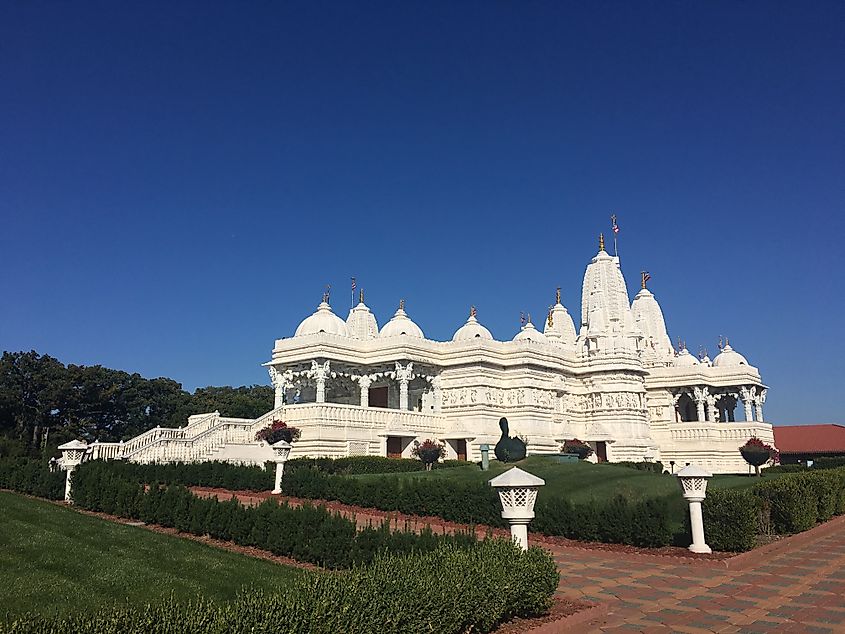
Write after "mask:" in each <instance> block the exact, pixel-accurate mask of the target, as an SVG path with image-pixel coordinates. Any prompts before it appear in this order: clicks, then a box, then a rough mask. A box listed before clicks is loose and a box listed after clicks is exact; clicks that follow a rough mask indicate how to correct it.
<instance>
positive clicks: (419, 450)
mask: <svg viewBox="0 0 845 634" xmlns="http://www.w3.org/2000/svg"><path fill="white" fill-rule="evenodd" d="M411 455H412V456H414V458H419V459H420V460H422V462H423V464H424V465H425V470H426V471H431V465H433V464H434V463H435V462H437V461H438V460H440V459H441V458H445V457H446V447H445V446H443V445H441V444H440V443H439V442H437V441H434V440H431V439H430V438H429V439H428V440H424V441H423V442H419V441H417V440H415V441H414V448H413V449H412V450H411Z"/></svg>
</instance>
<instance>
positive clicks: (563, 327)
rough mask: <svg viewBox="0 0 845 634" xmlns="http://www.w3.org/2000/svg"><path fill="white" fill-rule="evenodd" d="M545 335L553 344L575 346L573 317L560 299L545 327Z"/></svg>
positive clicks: (553, 307)
mask: <svg viewBox="0 0 845 634" xmlns="http://www.w3.org/2000/svg"><path fill="white" fill-rule="evenodd" d="M543 334H544V335H546V337H547V338H548V340H549V341H550V342H551V343H556V344H559V345H564V346H574V345H575V323H574V322H573V321H572V315H570V314H569V311H568V310H566V307H565V306H564V305H563V304H561V303H560V298H559V297H558V300H557V303H556V304H555V305H554V306H552V310H551V312H550V313H549V318H548V319H547V320H546V325H545V326H544V327H543Z"/></svg>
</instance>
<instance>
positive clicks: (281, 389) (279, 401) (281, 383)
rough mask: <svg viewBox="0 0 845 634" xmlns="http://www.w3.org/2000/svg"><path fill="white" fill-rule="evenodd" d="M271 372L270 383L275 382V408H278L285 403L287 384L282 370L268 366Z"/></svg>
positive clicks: (268, 370)
mask: <svg viewBox="0 0 845 634" xmlns="http://www.w3.org/2000/svg"><path fill="white" fill-rule="evenodd" d="M267 372H268V373H269V374H270V383H272V384H273V390H274V392H273V409H278V408H280V407H281V406H282V405H284V404H285V388H287V385H286V383H285V379H284V377H283V375H282V373H281V372H279V371H278V370H276V368H274V367H272V366H270V367H269V368H267Z"/></svg>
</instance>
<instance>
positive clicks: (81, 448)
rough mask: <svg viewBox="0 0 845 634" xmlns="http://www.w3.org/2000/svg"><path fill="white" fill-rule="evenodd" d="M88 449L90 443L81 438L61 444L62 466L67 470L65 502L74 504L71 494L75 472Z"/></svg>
mask: <svg viewBox="0 0 845 634" xmlns="http://www.w3.org/2000/svg"><path fill="white" fill-rule="evenodd" d="M87 450H88V444H87V443H84V442H82V441H80V440H72V441H70V442H66V443H65V444H63V445H59V451H61V452H62V468H63V469H64V470H65V471H66V472H67V474H66V476H65V502H68V503H69V504H73V497H72V495H71V487H72V486H73V485H72V480H73V472H74V471H75V470H76V468H77V467H78V466H79V464H80V463H81V462H82V458H83V457H84V456H85V452H86V451H87Z"/></svg>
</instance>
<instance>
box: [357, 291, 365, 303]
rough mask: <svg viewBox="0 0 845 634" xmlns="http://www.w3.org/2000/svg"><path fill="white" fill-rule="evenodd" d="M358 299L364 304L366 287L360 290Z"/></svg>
mask: <svg viewBox="0 0 845 634" xmlns="http://www.w3.org/2000/svg"><path fill="white" fill-rule="evenodd" d="M358 301H359V302H360V303H361V304H363V303H364V289H363V288H362V289H361V290H360V291H358Z"/></svg>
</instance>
